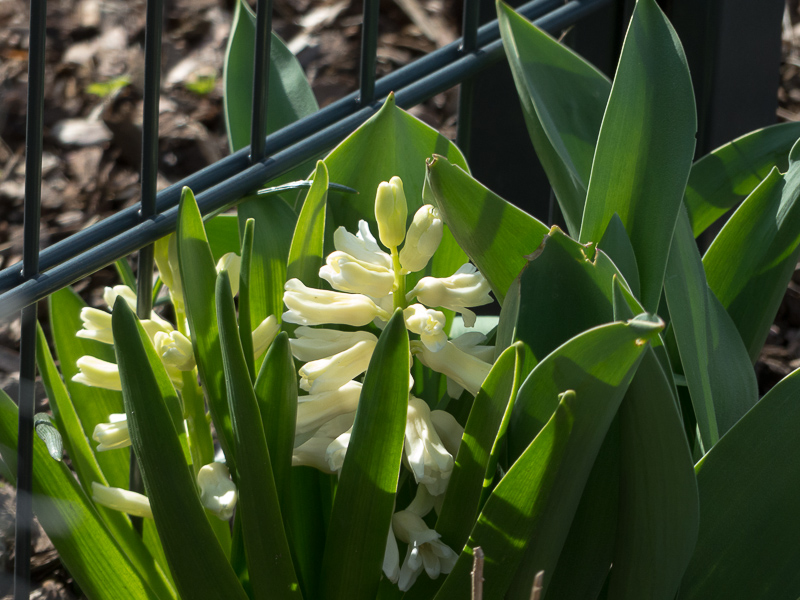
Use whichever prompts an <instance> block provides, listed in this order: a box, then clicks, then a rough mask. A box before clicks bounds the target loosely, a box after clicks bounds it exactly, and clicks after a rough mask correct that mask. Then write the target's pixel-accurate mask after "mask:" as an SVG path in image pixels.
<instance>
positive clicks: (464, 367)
mask: <svg viewBox="0 0 800 600" xmlns="http://www.w3.org/2000/svg"><path fill="white" fill-rule="evenodd" d="M411 346H412V351H413V353H414V355H415V356H416V357H417V358H418V359H419V360H420V362H421V363H422V364H423V365H425V366H426V367H429V368H431V369H433V370H434V371H436V372H437V373H442V374H443V375H447V377H449V378H450V379H452V380H454V381H455V382H456V383H457V384H458V385H460V386H461V387H463V388H464V389H466V390H467V391H469V393H470V394H472V395H473V396H477V394H478V392H479V391H480V389H481V385H482V384H483V381H484V379H486V376H487V375H488V374H489V371H491V369H492V366H491V365H490V364H488V363H485V362H483V361H482V360H480V359H478V358H475V357H474V356H471V355H469V354H467V353H466V352H464V351H463V350H459V348H458V347H456V346H455V345H453V343H452V342H447V344H445V346H444V348H442V349H441V350H439V352H431V351H430V350H428V349H427V348H426V347H425V345H424V344H422V343H420V342H412V343H411Z"/></svg>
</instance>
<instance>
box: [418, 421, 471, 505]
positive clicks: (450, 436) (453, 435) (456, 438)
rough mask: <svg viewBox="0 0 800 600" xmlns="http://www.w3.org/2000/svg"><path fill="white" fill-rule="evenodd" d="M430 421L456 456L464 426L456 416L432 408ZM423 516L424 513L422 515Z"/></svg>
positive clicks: (448, 448)
mask: <svg viewBox="0 0 800 600" xmlns="http://www.w3.org/2000/svg"><path fill="white" fill-rule="evenodd" d="M431 421H432V422H433V426H434V427H435V428H436V433H438V434H439V438H440V439H441V440H442V443H443V444H444V447H445V448H447V451H448V452H449V453H450V454H451V455H452V456H453V458H455V457H456V456H458V448H459V446H461V438H463V437H464V428H463V427H462V426H461V425H459V424H458V421H456V418H455V417H454V416H453V415H451V414H450V413H449V412H447V411H444V410H432V411H431ZM422 516H425V515H422Z"/></svg>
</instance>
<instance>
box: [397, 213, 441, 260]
mask: <svg viewBox="0 0 800 600" xmlns="http://www.w3.org/2000/svg"><path fill="white" fill-rule="evenodd" d="M443 232H444V223H442V218H441V216H440V215H439V211H438V210H437V209H436V208H435V207H433V206H431V205H430V204H426V205H425V206H422V207H421V208H420V209H419V210H418V211H417V212H416V213H415V214H414V219H413V221H411V226H410V227H409V228H408V233H407V234H406V243H405V244H403V249H402V250H400V265H401V266H402V267H403V269H405V270H406V271H408V272H409V273H416V272H417V271H422V269H424V268H425V267H426V266H427V264H428V261H429V260H430V259H431V257H432V256H433V254H434V252H436V249H437V248H438V247H439V243H440V242H441V241H442V234H443Z"/></svg>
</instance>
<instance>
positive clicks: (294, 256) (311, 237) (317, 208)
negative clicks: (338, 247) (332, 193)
mask: <svg viewBox="0 0 800 600" xmlns="http://www.w3.org/2000/svg"><path fill="white" fill-rule="evenodd" d="M313 179H314V183H313V184H312V185H311V189H310V190H309V191H308V195H307V196H306V199H305V202H303V208H302V209H301V210H300V215H299V216H298V218H297V225H296V226H295V228H294V235H293V236H292V245H291V248H290V249H289V259H288V266H287V269H286V279H293V278H297V279H299V280H300V281H302V282H303V283H304V284H306V285H307V286H309V287H312V288H316V287H319V269H320V267H321V266H322V265H323V264H324V260H323V256H322V255H323V244H324V238H325V211H326V208H327V201H328V169H327V167H326V166H325V163H324V162H322V161H321V160H320V161H318V162H317V169H316V171H314V174H313Z"/></svg>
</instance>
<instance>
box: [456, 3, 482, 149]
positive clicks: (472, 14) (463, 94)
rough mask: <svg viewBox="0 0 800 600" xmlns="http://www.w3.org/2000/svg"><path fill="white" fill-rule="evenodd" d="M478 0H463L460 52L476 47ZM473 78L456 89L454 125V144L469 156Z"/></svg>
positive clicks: (466, 52) (478, 13)
mask: <svg viewBox="0 0 800 600" xmlns="http://www.w3.org/2000/svg"><path fill="white" fill-rule="evenodd" d="M480 8H481V5H480V0H464V17H463V19H462V22H461V39H462V42H461V52H462V53H463V54H469V53H471V52H474V51H475V50H476V49H477V47H478V24H479V21H480ZM474 86H475V78H474V77H470V78H468V79H465V80H464V81H462V82H461V85H460V86H459V89H458V120H457V126H456V144H457V145H458V147H459V148H460V149H461V151H462V152H463V153H464V155H465V156H467V157H469V145H470V140H471V134H472V97H473V89H474Z"/></svg>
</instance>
